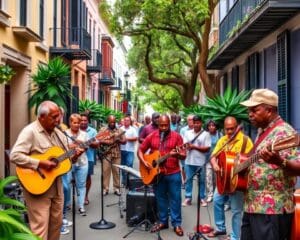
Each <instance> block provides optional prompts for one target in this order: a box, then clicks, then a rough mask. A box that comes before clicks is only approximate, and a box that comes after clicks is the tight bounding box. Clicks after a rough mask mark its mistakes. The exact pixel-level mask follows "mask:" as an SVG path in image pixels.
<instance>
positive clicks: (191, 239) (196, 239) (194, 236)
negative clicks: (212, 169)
mask: <svg viewBox="0 0 300 240" xmlns="http://www.w3.org/2000/svg"><path fill="white" fill-rule="evenodd" d="M203 167H204V166H200V167H198V168H197V170H196V172H195V173H194V174H193V175H192V176H191V177H190V178H189V179H188V180H191V179H193V177H194V176H195V175H197V179H198V196H197V223H196V224H197V225H196V232H195V233H194V234H191V235H190V236H189V240H199V239H201V238H203V239H205V240H208V239H207V238H206V237H205V236H204V235H203V234H202V233H201V232H200V230H199V225H200V172H201V170H202V168H203Z"/></svg>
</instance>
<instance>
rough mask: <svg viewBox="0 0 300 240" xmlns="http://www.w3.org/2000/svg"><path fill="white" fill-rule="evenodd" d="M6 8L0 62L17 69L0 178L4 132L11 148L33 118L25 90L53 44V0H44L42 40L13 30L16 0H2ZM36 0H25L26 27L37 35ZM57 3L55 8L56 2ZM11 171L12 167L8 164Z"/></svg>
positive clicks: (0, 124) (0, 98)
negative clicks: (28, 37) (6, 22)
mask: <svg viewBox="0 0 300 240" xmlns="http://www.w3.org/2000/svg"><path fill="white" fill-rule="evenodd" d="M3 2H4V6H5V9H2V10H1V11H0V13H1V14H2V15H3V13H4V15H5V14H8V15H9V16H10V17H9V18H8V23H9V24H8V26H4V25H3V24H0V36H1V37H0V64H8V65H10V66H11V67H12V68H13V70H14V71H15V72H16V75H15V76H14V77H13V79H12V81H11V82H10V109H11V111H10V129H5V130H4V131H3V130H1V131H0V177H3V176H4V163H3V162H4V134H5V131H7V132H6V133H8V131H9V135H10V139H9V143H10V148H11V147H12V146H13V144H14V142H15V141H16V138H17V136H18V134H19V132H20V131H21V129H22V128H23V127H24V126H25V125H27V124H28V123H29V122H31V121H32V120H34V119H35V116H34V115H33V114H32V112H30V111H29V110H28V107H27V101H28V98H29V94H28V90H29V89H30V88H31V84H30V83H31V75H32V74H33V73H35V72H36V71H37V67H38V64H39V63H47V62H48V59H49V46H50V44H52V42H53V41H52V39H51V36H52V35H51V34H52V31H51V30H50V29H51V28H53V16H54V11H53V1H47V0H45V1H44V39H43V40H42V41H40V42H30V41H28V40H25V39H24V38H22V37H21V36H18V35H16V34H15V33H14V32H13V28H14V27H18V26H19V25H20V24H19V22H20V21H19V19H20V16H19V7H20V5H19V4H20V3H19V0H4V1H3ZM39 2H40V1H39V0H29V1H27V27H28V28H29V29H30V30H32V31H33V32H34V33H35V34H36V35H39V24H40V23H39V9H40V8H39ZM57 2H58V9H60V8H59V7H60V6H59V2H60V1H57ZM57 14H58V17H57V24H60V20H59V19H60V16H59V15H60V11H57ZM4 94H5V93H4V85H2V86H1V85H0V116H1V117H0V129H4V126H5V119H4V117H3V116H4V114H5V108H6V107H7V106H6V105H5V100H4ZM11 173H12V174H13V173H14V166H11Z"/></svg>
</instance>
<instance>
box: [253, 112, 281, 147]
mask: <svg viewBox="0 0 300 240" xmlns="http://www.w3.org/2000/svg"><path fill="white" fill-rule="evenodd" d="M283 123H284V122H283V120H282V119H281V117H280V116H278V118H276V119H275V120H274V121H272V122H271V123H270V124H269V126H268V127H267V128H266V129H265V130H264V131H263V132H262V133H261V134H260V135H258V137H257V139H256V141H255V144H254V148H253V150H254V151H256V148H257V147H258V145H259V144H260V143H261V142H262V141H263V140H264V139H265V138H266V137H267V136H268V135H269V133H270V132H271V131H272V130H273V129H274V128H275V127H277V126H279V125H281V124H283Z"/></svg>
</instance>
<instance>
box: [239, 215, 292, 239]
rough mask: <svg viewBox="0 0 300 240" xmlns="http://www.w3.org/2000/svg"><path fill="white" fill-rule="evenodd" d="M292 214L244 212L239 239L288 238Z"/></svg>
mask: <svg viewBox="0 0 300 240" xmlns="http://www.w3.org/2000/svg"><path fill="white" fill-rule="evenodd" d="M293 216H294V214H293V213H290V214H273V215H271V214H251V213H246V212H244V216H243V220H242V231H241V240H289V239H290V233H291V226H292V220H293Z"/></svg>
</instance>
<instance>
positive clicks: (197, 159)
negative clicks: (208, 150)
mask: <svg viewBox="0 0 300 240" xmlns="http://www.w3.org/2000/svg"><path fill="white" fill-rule="evenodd" d="M198 133H199V132H198ZM198 133H195V131H194V129H193V130H188V131H186V132H185V134H184V139H183V141H184V143H187V142H191V141H192V140H193V139H194V138H195V136H196V135H197V134H198ZM192 144H193V145H196V146H198V147H200V146H202V147H210V146H211V139H210V134H209V133H208V132H207V131H203V132H202V133H201V134H200V136H198V137H197V139H196V140H195V141H194V142H193V143H192ZM205 161H206V154H205V153H203V152H200V151H198V150H195V149H193V150H189V151H188V153H187V157H186V159H185V164H188V165H193V166H203V165H204V164H205Z"/></svg>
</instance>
